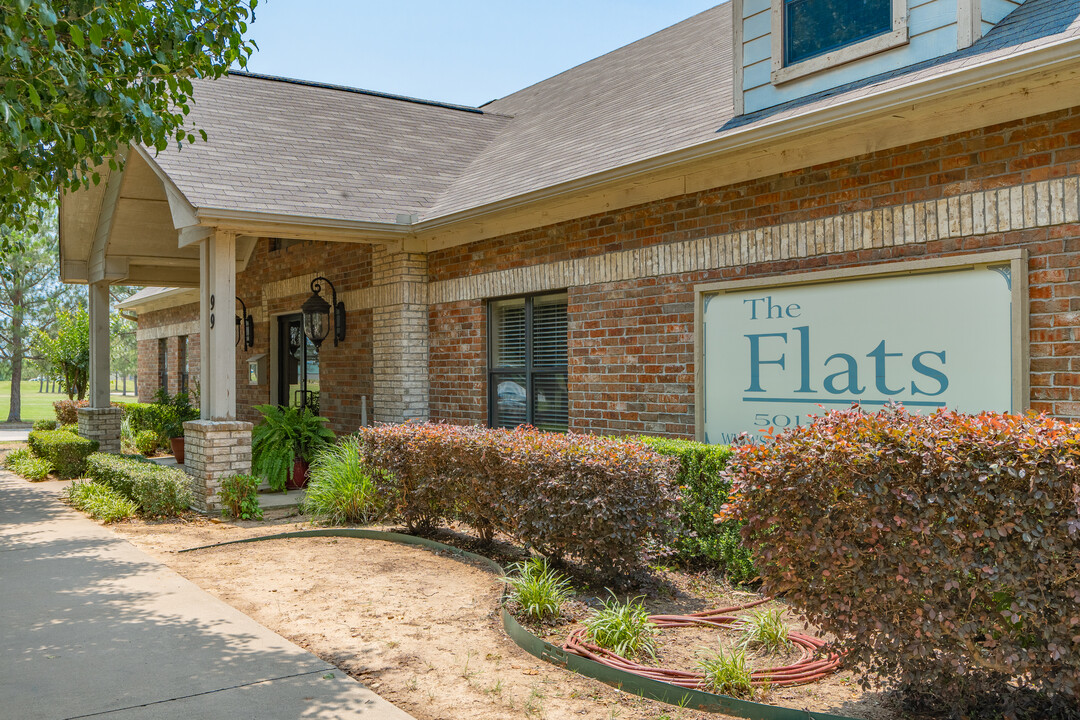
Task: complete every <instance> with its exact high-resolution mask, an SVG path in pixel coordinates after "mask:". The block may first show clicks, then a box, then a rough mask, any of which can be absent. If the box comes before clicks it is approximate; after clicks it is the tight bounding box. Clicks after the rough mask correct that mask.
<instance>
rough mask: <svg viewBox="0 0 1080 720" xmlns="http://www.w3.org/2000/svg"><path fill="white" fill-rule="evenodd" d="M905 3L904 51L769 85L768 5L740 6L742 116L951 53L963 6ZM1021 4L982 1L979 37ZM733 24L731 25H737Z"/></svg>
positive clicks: (920, 0) (933, 0) (932, 0)
mask: <svg viewBox="0 0 1080 720" xmlns="http://www.w3.org/2000/svg"><path fill="white" fill-rule="evenodd" d="M775 1H776V2H779V1H780V0H775ZM907 2H908V43H907V44H906V45H902V46H900V47H896V48H893V49H891V50H886V51H884V52H880V53H877V54H876V55H871V56H868V57H865V58H862V59H859V60H854V61H852V62H849V63H846V64H843V65H838V66H836V67H834V68H829V69H826V70H822V71H821V72H816V73H813V74H811V75H807V76H806V77H802V78H798V79H795V80H791V81H788V82H785V83H782V84H780V85H774V84H773V82H772V44H773V38H772V3H771V2H770V1H769V0H744V3H743V18H742V23H743V35H742V49H741V64H742V88H743V91H744V95H743V102H744V112H747V113H750V112H754V111H755V110H761V109H763V108H768V107H773V106H775V105H780V104H782V103H785V102H789V101H791V100H796V99H798V98H800V97H805V96H807V95H813V94H814V93H818V92H821V91H823V90H829V89H831V88H834V87H838V86H840V85H844V84H847V83H850V82H855V81H858V80H861V79H863V78H868V77H873V76H875V75H878V74H880V73H885V72H889V71H891V70H896V69H899V68H902V67H906V66H908V65H913V64H915V63H918V62H922V61H924V60H929V59H932V58H935V57H939V56H941V55H946V54H948V53H951V52H954V51H955V50H956V49H957V42H958V41H957V29H958V23H957V8H958V4H959V3H960V2H963V0H907ZM1020 2H1022V0H1020V1H1019V2H1018V1H1017V0H981V10H976V11H975V12H976V13H980V12H981V16H982V20H983V23H982V29H983V33H985V32H986V31H988V30H989V29H991V28H992V27H993V24H994V23H997V22H1000V21H1001V19H1002V18H1004V17H1005V16H1006V15H1008V14H1009V13H1010V12H1012V10H1013V9H1015V8H1016V7H1018V6H1019V5H1020ZM738 21H739V20H738V19H736V22H738Z"/></svg>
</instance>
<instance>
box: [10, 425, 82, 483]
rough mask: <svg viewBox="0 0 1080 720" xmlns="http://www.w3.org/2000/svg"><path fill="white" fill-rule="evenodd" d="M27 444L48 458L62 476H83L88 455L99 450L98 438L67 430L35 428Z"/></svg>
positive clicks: (35, 452)
mask: <svg viewBox="0 0 1080 720" xmlns="http://www.w3.org/2000/svg"><path fill="white" fill-rule="evenodd" d="M27 445H29V446H30V450H31V451H32V452H33V453H34V455H37V456H38V457H39V458H42V459H44V460H48V461H49V464H51V465H52V466H53V468H54V469H55V470H56V474H57V475H59V476H60V477H62V478H75V477H82V474H83V472H84V471H85V469H86V458H87V456H88V455H90V454H91V453H95V452H97V450H98V442H97V440H87V439H86V438H81V437H79V436H78V435H76V434H75V433H73V432H69V431H67V430H33V431H31V432H30V436H29V437H28V438H27Z"/></svg>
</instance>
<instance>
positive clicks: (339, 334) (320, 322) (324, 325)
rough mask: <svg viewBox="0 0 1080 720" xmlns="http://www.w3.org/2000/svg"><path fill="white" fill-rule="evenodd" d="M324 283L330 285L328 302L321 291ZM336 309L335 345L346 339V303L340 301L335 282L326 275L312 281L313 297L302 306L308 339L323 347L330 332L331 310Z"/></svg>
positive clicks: (305, 332) (316, 345)
mask: <svg viewBox="0 0 1080 720" xmlns="http://www.w3.org/2000/svg"><path fill="white" fill-rule="evenodd" d="M322 283H326V284H327V285H329V286H330V302H326V300H325V299H323V297H322V295H320V293H321V292H322ZM331 308H332V309H333V311H334V346H335V347H337V344H338V342H340V341H341V340H344V339H345V303H343V302H338V299H337V290H335V289H334V284H333V283H332V282H330V281H329V280H327V279H326V278H324V277H321V276H320V277H317V278H315V279H314V280H312V281H311V297H309V298H308V299H307V300H305V301H304V304H303V305H301V306H300V310H301V312H303V313H304V334H305V335H307V337H308V340H310V341H311V342H313V343H315V347H321V346H322V342H323V340H325V339H326V336H327V335H328V334H330V310H331Z"/></svg>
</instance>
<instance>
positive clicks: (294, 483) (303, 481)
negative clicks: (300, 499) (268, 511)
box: [285, 460, 308, 490]
mask: <svg viewBox="0 0 1080 720" xmlns="http://www.w3.org/2000/svg"><path fill="white" fill-rule="evenodd" d="M307 481H308V462H307V460H297V461H296V462H294V463H293V474H292V479H291V480H289V482H287V483H286V484H285V488H286V489H287V490H300V489H302V488H305V487H307Z"/></svg>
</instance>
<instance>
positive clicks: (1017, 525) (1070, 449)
mask: <svg viewBox="0 0 1080 720" xmlns="http://www.w3.org/2000/svg"><path fill="white" fill-rule="evenodd" d="M727 472H728V473H729V474H730V476H731V477H732V478H734V481H735V485H734V490H733V493H732V503H731V507H730V508H729V509H730V511H731V514H732V516H733V517H735V518H737V519H740V520H742V521H743V522H744V523H745V527H744V529H743V534H744V537H745V538H746V540H747V542H748V544H750V546H751V547H752V548H753V551H754V558H755V562H756V564H757V567H758V568H759V570H760V572H761V575H762V578H763V580H764V590H765V591H766V592H769V593H775V594H780V593H783V594H784V595H785V597H786V599H787V600H788V601H789V602H790V603H792V604H793V605H795V606H796V607H798V608H800V609H801V610H802V611H803V613H804V614H805V615H806V616H807V618H808V619H809V620H810V621H811V622H813V623H815V624H817V625H818V626H819V627H821V628H823V629H824V630H825V631H827V632H832V633H835V634H836V635H838V636H839V637H841V638H842V639H841V640H840V641H838V643H837V645H838V647H839V649H842V650H844V651H846V652H847V653H848V654H847V662H849V663H853V664H858V665H861V666H863V667H865V668H868V669H869V670H870V671H871V672H872V673H876V674H878V675H879V676H880V677H882V678H887V677H889V676H892V677H895V678H897V679H898V680H899V681H900V683H901V684H902V685H903V686H904V687H906V688H909V689H915V688H920V687H921V688H932V689H933V691H934V692H936V693H939V697H940V698H942V699H944V700H945V701H946V702H948V703H951V704H953V706H954V707H953V710H954V712H962V711H963V708H962V707H960V708H958V707H957V706H958V705H959V704H961V703H962V702H964V699H965V696H967V697H968V698H970V697H973V696H974V695H976V694H981V693H983V692H986V693H990V694H994V693H997V692H1001V691H1002V689H1003V688H1005V687H1007V681H1008V680H1010V679H1013V680H1017V681H1018V682H1019V683H1021V684H1026V685H1027V686H1029V687H1032V688H1034V689H1038V690H1041V691H1042V692H1044V693H1046V694H1050V695H1057V696H1058V697H1061V696H1064V697H1067V698H1072V702H1074V703H1075V700H1076V699H1077V698H1080V640H1078V637H1080V634H1078V633H1080V612H1078V610H1077V608H1078V604H1080V582H1077V573H1078V571H1080V560H1078V559H1080V426H1078V425H1070V424H1066V423H1063V422H1060V421H1057V420H1053V419H1050V418H1047V417H1043V416H1039V417H1035V416H1030V417H1024V416H1018V415H1003V414H995V413H983V414H980V415H961V414H957V413H951V412H940V413H938V414H935V415H932V416H925V417H924V416H916V415H910V414H908V413H907V412H905V411H904V410H903V409H902V408H896V407H892V408H887V409H885V410H884V411H882V412H880V413H878V414H864V413H861V412H859V411H857V410H848V411H834V412H830V413H828V414H826V415H825V416H824V417H821V418H819V419H817V420H816V421H815V422H813V423H812V424H810V425H807V426H804V427H801V428H796V429H794V430H791V431H789V432H786V433H785V434H783V435H781V436H779V437H778V438H776V439H774V440H772V441H771V442H769V443H767V444H763V445H753V446H742V447H739V448H738V449H737V450H736V453H735V455H734V456H733V458H732V459H731V461H730V462H729V464H728V471H727Z"/></svg>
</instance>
